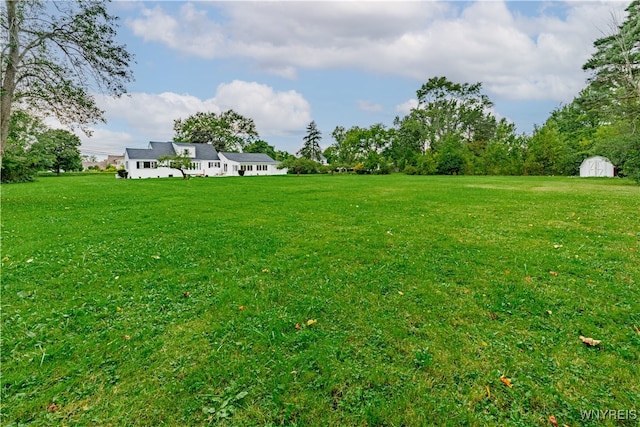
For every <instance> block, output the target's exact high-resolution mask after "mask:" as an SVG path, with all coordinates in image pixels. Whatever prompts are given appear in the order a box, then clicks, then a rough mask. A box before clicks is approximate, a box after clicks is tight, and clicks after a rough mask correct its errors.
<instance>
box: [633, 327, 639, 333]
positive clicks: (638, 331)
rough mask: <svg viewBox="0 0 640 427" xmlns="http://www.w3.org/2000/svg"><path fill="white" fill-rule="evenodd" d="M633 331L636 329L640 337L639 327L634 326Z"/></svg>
mask: <svg viewBox="0 0 640 427" xmlns="http://www.w3.org/2000/svg"><path fill="white" fill-rule="evenodd" d="M633 329H635V330H636V332H637V333H638V335H640V329H638V327H637V326H636V325H633Z"/></svg>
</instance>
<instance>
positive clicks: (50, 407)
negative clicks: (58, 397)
mask: <svg viewBox="0 0 640 427" xmlns="http://www.w3.org/2000/svg"><path fill="white" fill-rule="evenodd" d="M56 409H58V405H56V404H55V403H52V404H51V405H49V406H48V407H47V412H55V411H56Z"/></svg>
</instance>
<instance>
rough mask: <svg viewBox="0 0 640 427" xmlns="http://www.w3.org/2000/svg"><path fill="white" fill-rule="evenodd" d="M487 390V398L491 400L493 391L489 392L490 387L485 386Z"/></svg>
mask: <svg viewBox="0 0 640 427" xmlns="http://www.w3.org/2000/svg"><path fill="white" fill-rule="evenodd" d="M485 387H486V388H487V398H489V399H491V390H489V386H485Z"/></svg>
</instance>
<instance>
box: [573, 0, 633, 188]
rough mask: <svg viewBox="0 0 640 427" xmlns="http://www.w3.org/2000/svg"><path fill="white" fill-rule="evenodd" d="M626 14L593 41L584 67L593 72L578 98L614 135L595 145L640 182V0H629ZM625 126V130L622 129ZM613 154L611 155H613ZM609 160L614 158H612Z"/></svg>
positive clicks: (607, 131)
mask: <svg viewBox="0 0 640 427" xmlns="http://www.w3.org/2000/svg"><path fill="white" fill-rule="evenodd" d="M626 11H627V17H626V19H625V20H624V22H622V24H619V25H615V23H614V27H615V28H613V31H612V33H611V34H610V35H608V36H605V37H603V38H600V39H598V40H596V41H595V43H594V46H595V48H596V52H595V53H594V54H593V56H592V57H591V58H590V59H589V60H588V61H587V62H586V63H585V64H584V66H583V68H584V70H586V71H589V72H591V73H592V76H591V78H590V79H589V86H588V87H587V89H585V90H584V91H583V92H582V93H581V94H580V98H579V100H578V102H579V103H580V104H581V105H582V106H584V108H585V109H586V110H587V111H589V112H590V113H591V114H593V115H594V116H596V117H598V118H599V120H600V123H599V124H600V126H605V127H607V128H609V129H606V130H603V131H600V129H598V133H599V134H602V133H603V132H605V133H613V134H615V135H616V137H615V138H612V139H611V140H610V142H609V145H611V146H610V147H607V143H606V142H605V141H603V140H602V139H600V141H599V142H598V143H597V147H598V148H599V149H601V150H603V151H604V152H609V153H610V154H609V155H611V157H614V158H617V160H615V161H616V166H618V167H619V168H621V169H622V170H623V171H624V173H626V174H628V175H629V176H632V177H638V178H637V180H638V182H640V134H639V133H640V129H638V127H639V126H640V0H634V1H632V2H631V3H630V4H629V6H628V7H627V9H626ZM624 129H626V131H625V132H626V134H621V133H620V132H621V131H624ZM612 154H614V155H612ZM610 160H612V161H614V159H613V158H611V159H610Z"/></svg>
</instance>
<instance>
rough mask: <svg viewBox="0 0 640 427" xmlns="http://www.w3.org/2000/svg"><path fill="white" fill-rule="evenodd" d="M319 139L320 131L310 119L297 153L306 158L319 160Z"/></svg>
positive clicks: (320, 136)
mask: <svg viewBox="0 0 640 427" xmlns="http://www.w3.org/2000/svg"><path fill="white" fill-rule="evenodd" d="M321 140H322V133H321V132H320V130H318V126H317V125H316V122H315V121H312V122H311V123H309V125H308V126H307V134H306V135H305V137H304V138H303V144H302V148H301V149H300V151H298V155H300V156H301V157H304V158H306V159H311V160H315V161H320V160H321V159H322V150H321V149H320V141H321Z"/></svg>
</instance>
